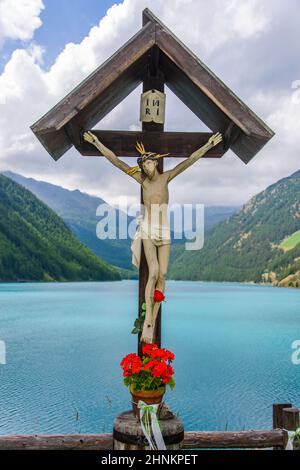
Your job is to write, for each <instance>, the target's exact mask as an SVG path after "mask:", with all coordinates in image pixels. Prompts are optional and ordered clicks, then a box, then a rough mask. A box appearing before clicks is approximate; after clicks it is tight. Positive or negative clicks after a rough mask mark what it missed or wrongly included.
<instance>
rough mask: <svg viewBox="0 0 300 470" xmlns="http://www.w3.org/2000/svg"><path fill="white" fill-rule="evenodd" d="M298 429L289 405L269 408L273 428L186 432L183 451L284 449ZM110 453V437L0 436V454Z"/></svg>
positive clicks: (296, 418) (88, 435)
mask: <svg viewBox="0 0 300 470" xmlns="http://www.w3.org/2000/svg"><path fill="white" fill-rule="evenodd" d="M298 427H299V410H298V409H297V408H293V407H292V405H291V404H290V403H284V404H275V405H273V428H274V429H271V430H250V431H237V432H232V431H224V432H219V431H214V432H207V431H189V432H185V433H184V441H183V445H182V448H183V449H203V448H205V449H213V448H218V449H225V448H226V449H229V448H240V449H241V448H248V449H251V448H274V449H284V448H285V446H286V444H287V442H288V431H291V430H295V429H297V428H298ZM17 449H26V450H58V449H59V450H110V449H113V436H112V434H82V435H81V434H78V435H56V436H55V435H36V436H0V450H17Z"/></svg>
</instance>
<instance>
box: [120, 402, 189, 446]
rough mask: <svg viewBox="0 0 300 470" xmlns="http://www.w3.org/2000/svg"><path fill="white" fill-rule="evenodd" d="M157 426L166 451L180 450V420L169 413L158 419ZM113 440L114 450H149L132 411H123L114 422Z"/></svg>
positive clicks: (181, 439)
mask: <svg viewBox="0 0 300 470" xmlns="http://www.w3.org/2000/svg"><path fill="white" fill-rule="evenodd" d="M159 425H160V428H161V432H162V435H163V438H164V441H165V445H166V448H167V449H170V450H177V449H181V444H182V442H183V439H184V429H183V424H182V423H181V421H180V419H179V418H178V417H177V416H176V415H173V413H169V415H167V416H166V417H165V418H163V419H159ZM113 440H114V449H115V450H149V445H148V442H147V439H146V438H145V436H144V433H143V431H142V428H141V425H140V423H139V421H138V419H137V418H136V417H135V415H134V413H133V411H125V412H123V413H121V414H120V415H118V416H117V417H116V418H115V421H114V430H113Z"/></svg>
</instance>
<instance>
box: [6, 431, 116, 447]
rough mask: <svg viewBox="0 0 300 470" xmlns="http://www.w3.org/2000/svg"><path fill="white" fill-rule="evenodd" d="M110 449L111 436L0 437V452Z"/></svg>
mask: <svg viewBox="0 0 300 470" xmlns="http://www.w3.org/2000/svg"><path fill="white" fill-rule="evenodd" d="M112 448H113V438H112V434H90V435H88V434H82V435H56V436H55V435H36V436H1V437H0V450H108V449H112Z"/></svg>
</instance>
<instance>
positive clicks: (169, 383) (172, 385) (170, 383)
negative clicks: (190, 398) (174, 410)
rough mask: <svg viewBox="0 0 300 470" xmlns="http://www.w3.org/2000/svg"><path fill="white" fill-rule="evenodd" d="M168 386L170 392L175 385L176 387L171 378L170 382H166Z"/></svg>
mask: <svg viewBox="0 0 300 470" xmlns="http://www.w3.org/2000/svg"><path fill="white" fill-rule="evenodd" d="M168 385H169V387H170V389H171V390H173V389H174V387H175V385H176V382H175V380H174V379H173V377H172V378H171V380H170V382H168Z"/></svg>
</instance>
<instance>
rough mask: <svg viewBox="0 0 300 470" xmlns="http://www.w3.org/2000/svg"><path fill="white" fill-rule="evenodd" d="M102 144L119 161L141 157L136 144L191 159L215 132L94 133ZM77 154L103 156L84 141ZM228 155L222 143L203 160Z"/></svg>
mask: <svg viewBox="0 0 300 470" xmlns="http://www.w3.org/2000/svg"><path fill="white" fill-rule="evenodd" d="M92 132H93V134H95V135H96V136H97V137H98V139H99V140H100V142H102V143H103V144H104V145H105V146H106V147H108V148H110V149H111V150H113V151H114V152H115V154H116V155H117V156H119V157H138V153H137V151H136V149H135V145H136V142H143V144H144V146H145V149H146V150H149V151H150V150H151V152H156V153H161V154H164V153H170V155H169V156H168V157H166V158H169V157H170V158H174V157H175V158H184V157H189V156H190V155H191V153H192V152H194V151H195V150H198V149H199V148H200V147H202V146H203V145H204V144H206V142H207V141H208V139H209V138H210V137H211V136H212V135H213V134H212V133H211V132H161V131H152V132H151V133H150V132H146V131H143V132H138V131H100V130H92ZM77 150H78V151H79V152H80V153H81V155H84V156H101V155H100V153H99V152H97V149H95V147H94V146H93V145H90V144H88V143H87V142H85V141H83V139H81V142H80V145H79V146H78V147H77ZM224 153H225V148H224V145H223V144H222V143H221V144H219V145H218V146H217V147H214V148H213V149H211V150H210V151H209V152H208V153H207V154H206V155H205V156H204V157H203V158H220V157H222V155H224Z"/></svg>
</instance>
